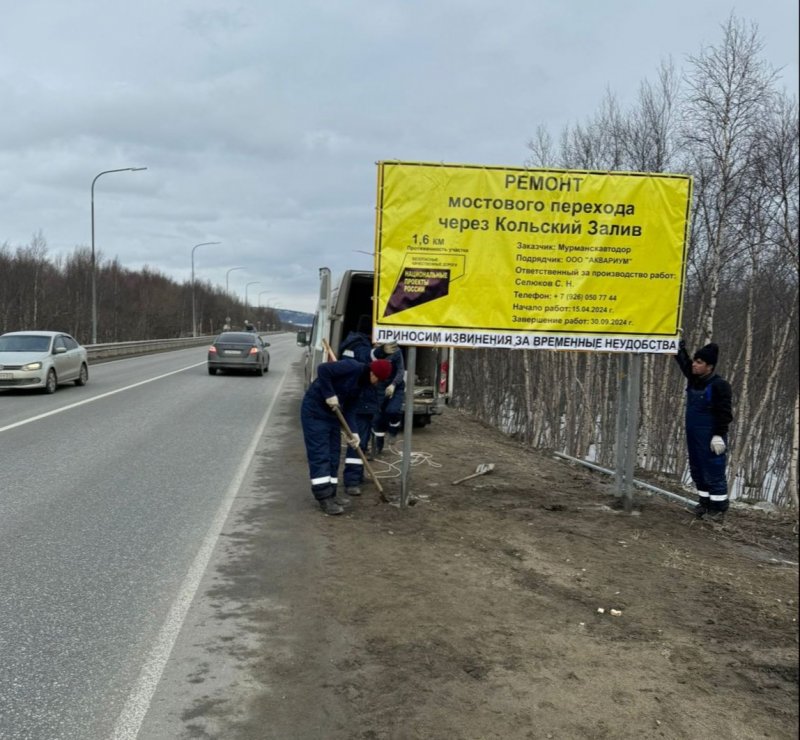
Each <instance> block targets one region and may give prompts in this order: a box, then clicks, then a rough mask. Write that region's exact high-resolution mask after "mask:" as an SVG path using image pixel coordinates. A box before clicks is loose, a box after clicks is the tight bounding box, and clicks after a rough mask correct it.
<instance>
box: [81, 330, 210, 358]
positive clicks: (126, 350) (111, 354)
mask: <svg viewBox="0 0 800 740" xmlns="http://www.w3.org/2000/svg"><path fill="white" fill-rule="evenodd" d="M214 336H216V335H214ZM214 336H210V337H209V336H206V337H181V338H179V339H145V340H144V341H136V342H110V343H109V344H85V345H84V347H86V351H87V352H88V353H89V362H98V361H101V360H110V359H113V358H116V357H124V356H126V355H149V354H153V353H154V352H167V351H169V350H175V349H185V348H187V347H203V346H205V345H208V344H211V343H212V342H213V341H214Z"/></svg>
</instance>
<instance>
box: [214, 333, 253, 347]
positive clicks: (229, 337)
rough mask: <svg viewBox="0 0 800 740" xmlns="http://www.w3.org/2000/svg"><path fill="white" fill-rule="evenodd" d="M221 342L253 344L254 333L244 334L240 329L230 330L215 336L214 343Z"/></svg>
mask: <svg viewBox="0 0 800 740" xmlns="http://www.w3.org/2000/svg"><path fill="white" fill-rule="evenodd" d="M223 342H230V343H231V344H255V343H256V340H255V335H253V334H245V333H244V332H241V331H231V332H227V333H225V334H220V335H219V336H218V337H217V341H216V344H220V343H223Z"/></svg>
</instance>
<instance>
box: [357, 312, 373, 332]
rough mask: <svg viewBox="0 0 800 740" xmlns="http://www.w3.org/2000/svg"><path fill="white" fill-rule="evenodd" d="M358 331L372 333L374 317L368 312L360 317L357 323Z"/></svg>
mask: <svg viewBox="0 0 800 740" xmlns="http://www.w3.org/2000/svg"><path fill="white" fill-rule="evenodd" d="M356 331H357V332H358V333H359V334H366V335H367V336H369V335H370V334H372V317H371V316H368V315H367V314H362V315H361V316H359V317H358V324H357V325H356Z"/></svg>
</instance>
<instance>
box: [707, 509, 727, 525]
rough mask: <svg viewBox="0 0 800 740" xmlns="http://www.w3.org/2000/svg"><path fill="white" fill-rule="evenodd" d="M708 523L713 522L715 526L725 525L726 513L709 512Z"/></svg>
mask: <svg viewBox="0 0 800 740" xmlns="http://www.w3.org/2000/svg"><path fill="white" fill-rule="evenodd" d="M706 521H707V522H712V523H713V524H724V523H725V512H724V511H709V512H707V513H706Z"/></svg>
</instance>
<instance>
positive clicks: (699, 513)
mask: <svg viewBox="0 0 800 740" xmlns="http://www.w3.org/2000/svg"><path fill="white" fill-rule="evenodd" d="M692 513H693V514H694V515H695V516H696V517H697V518H698V519H702V518H703V517H704V516H705V515H706V514H708V507H707V506H706V505H705V504H703V503H700V504H697V505H696V506H695V507H694V509H692Z"/></svg>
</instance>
